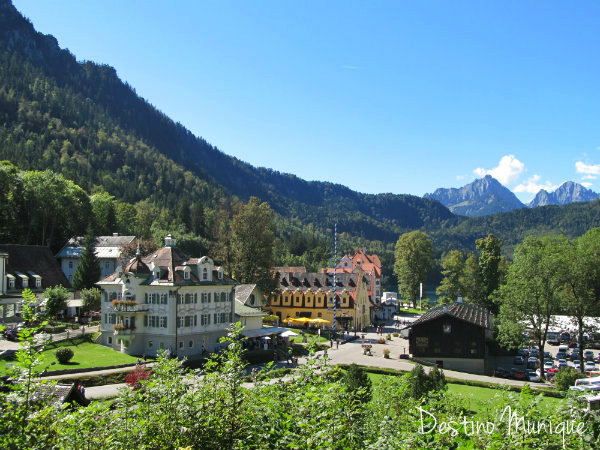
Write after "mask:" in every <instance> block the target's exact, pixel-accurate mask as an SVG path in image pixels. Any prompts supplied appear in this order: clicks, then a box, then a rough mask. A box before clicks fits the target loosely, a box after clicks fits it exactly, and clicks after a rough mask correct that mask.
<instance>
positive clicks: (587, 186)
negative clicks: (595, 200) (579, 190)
mask: <svg viewBox="0 0 600 450" xmlns="http://www.w3.org/2000/svg"><path fill="white" fill-rule="evenodd" d="M581 185H582V186H584V187H586V188H588V189H589V188H590V187H591V186H593V185H594V183H585V182H582V183H581Z"/></svg>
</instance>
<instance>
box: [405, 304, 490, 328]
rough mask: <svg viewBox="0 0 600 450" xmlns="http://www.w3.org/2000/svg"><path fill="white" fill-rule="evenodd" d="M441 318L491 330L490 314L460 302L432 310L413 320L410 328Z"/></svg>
mask: <svg viewBox="0 0 600 450" xmlns="http://www.w3.org/2000/svg"><path fill="white" fill-rule="evenodd" d="M443 316H451V317H455V318H457V319H459V320H464V321H465V322H469V323H472V324H474V325H477V326H480V327H483V328H492V318H493V315H492V313H490V312H489V311H488V310H487V309H485V308H480V307H478V306H475V305H470V304H468V303H462V302H460V303H459V302H454V303H450V304H448V305H441V306H437V307H435V308H432V309H430V310H429V311H427V312H426V313H425V314H423V315H422V316H421V317H419V318H418V319H417V320H415V321H414V322H413V323H412V324H411V325H410V326H411V327H414V326H415V325H418V324H421V323H424V322H429V321H432V320H435V319H438V318H440V317H443ZM407 328H408V327H407Z"/></svg>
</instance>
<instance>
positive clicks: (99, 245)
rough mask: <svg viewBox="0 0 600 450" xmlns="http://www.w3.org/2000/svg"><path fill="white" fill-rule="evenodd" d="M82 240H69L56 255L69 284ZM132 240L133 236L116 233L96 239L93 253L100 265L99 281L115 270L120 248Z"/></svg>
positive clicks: (75, 238) (79, 255) (78, 256)
mask: <svg viewBox="0 0 600 450" xmlns="http://www.w3.org/2000/svg"><path fill="white" fill-rule="evenodd" d="M83 239H84V238H83V237H81V236H79V237H74V238H71V239H69V242H67V244H66V245H65V246H64V247H63V248H61V249H60V251H59V252H58V253H57V254H56V258H57V259H58V260H59V261H60V266H61V268H62V271H63V273H64V274H65V277H67V280H69V283H72V282H73V274H74V273H75V270H76V269H77V265H78V264H79V259H80V258H81V252H83ZM134 239H135V236H119V235H118V233H114V234H113V235H112V236H97V237H96V251H95V253H96V257H97V258H98V261H99V263H100V271H101V273H100V279H103V278H106V277H107V276H109V275H110V274H112V273H114V272H115V271H116V270H117V266H118V265H119V259H120V257H121V246H122V245H128V244H131V243H132V242H133V241H134Z"/></svg>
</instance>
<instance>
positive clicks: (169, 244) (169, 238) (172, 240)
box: [165, 233, 175, 247]
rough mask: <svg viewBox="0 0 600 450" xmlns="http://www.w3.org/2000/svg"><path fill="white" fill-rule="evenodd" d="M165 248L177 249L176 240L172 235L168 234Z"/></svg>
mask: <svg viewBox="0 0 600 450" xmlns="http://www.w3.org/2000/svg"><path fill="white" fill-rule="evenodd" d="M165 247H175V238H174V237H173V236H171V233H169V234H167V237H166V238H165Z"/></svg>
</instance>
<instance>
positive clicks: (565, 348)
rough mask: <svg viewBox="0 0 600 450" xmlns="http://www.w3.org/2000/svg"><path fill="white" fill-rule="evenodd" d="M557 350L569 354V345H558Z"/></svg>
mask: <svg viewBox="0 0 600 450" xmlns="http://www.w3.org/2000/svg"><path fill="white" fill-rule="evenodd" d="M558 352H559V353H564V354H565V355H568V354H569V346H568V345H559V346H558Z"/></svg>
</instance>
